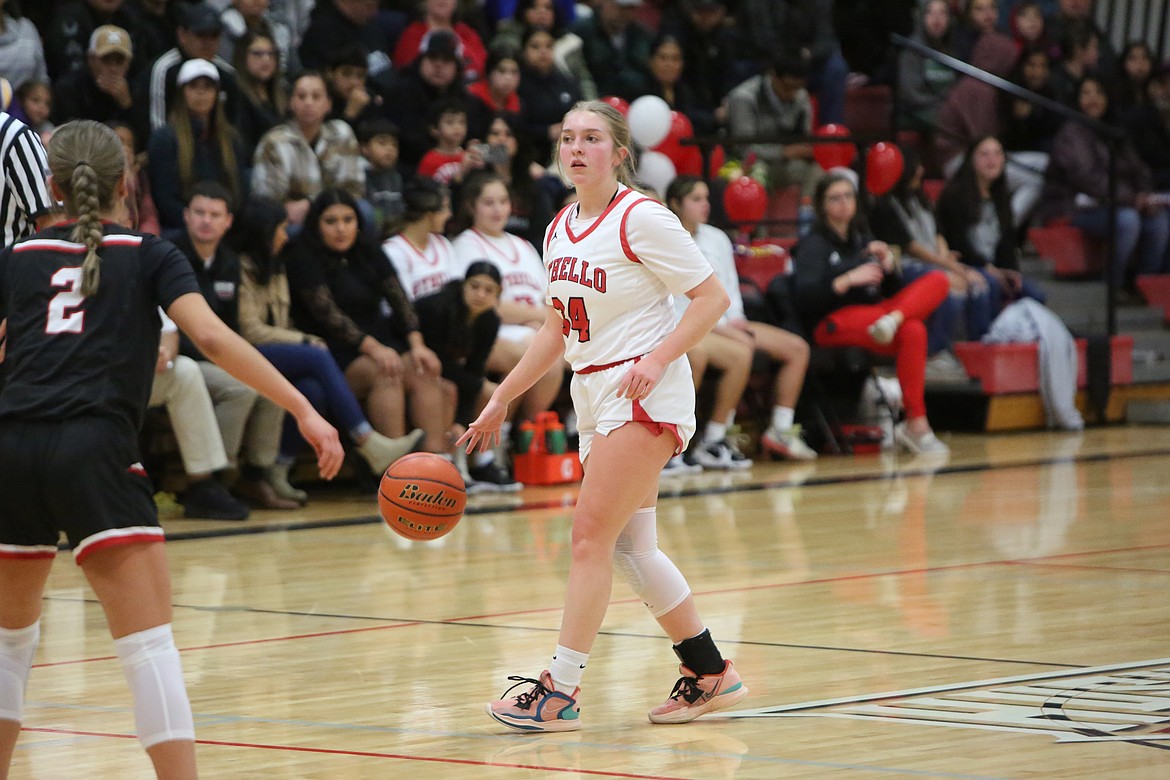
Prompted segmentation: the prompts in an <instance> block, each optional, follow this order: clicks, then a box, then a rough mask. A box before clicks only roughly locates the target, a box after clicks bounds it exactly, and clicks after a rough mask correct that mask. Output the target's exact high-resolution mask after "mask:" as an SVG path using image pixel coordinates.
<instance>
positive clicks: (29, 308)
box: [0, 224, 199, 434]
mask: <svg viewBox="0 0 1170 780" xmlns="http://www.w3.org/2000/svg"><path fill="white" fill-rule="evenodd" d="M72 234H73V225H61V226H55V227H50V228H47V229H45V230H43V231H41V232H40V233H37V234H36V235H35V236H32V237H30V238H27V239H25V240H23V241H18V242H17V243H16V244H14V245H12V246H11V247H8V248H6V249H4V250H3V251H2V252H0V318H2V317H7V318H8V339H7V350H8V356H7V358H6V360H5V365H6V368H7V371H8V377H7V383H6V384H5V385H4V387H3V388H2V389H0V421H2V420H4V419H20V420H61V419H66V418H72V417H80V416H84V415H101V416H105V417H113V418H115V419H117V420H119V422H121V423H124V424H125V425H126V426H129V427H128V429H127V430H128V431H129V432H130V433H132V434H136V432H137V431H138V429H139V428H140V427H141V424H142V417H143V415H144V414H145V412H146V403H147V400H148V399H149V398H150V388H151V385H152V383H153V377H154V366H155V364H156V361H157V359H158V342H159V327H160V321H159V316H158V307H159V306H162V307H163V308H164V309H165V308H167V307H169V306H170V305H171V303H172V302H174V300H175V299H176V298H178V297H179V296H181V295H184V294H186V293H195V294H199V285H198V284H196V282H195V277H194V275H193V274H192V273H191V264H190V263H189V262H188V261H187V258H186V257H184V256H183V254H182V253H181V252H180V251H179V250H178V249H176V248H175V246H174V245H173V244H171V243H170V242H169V241H164V240H162V239H160V238H157V237H154V236H150V235H146V234H144V233H138V232H135V231H132V230H128V229H126V228H123V227H121V226H119V225H109V224H107V225H106V226H105V229H104V234H105V237H104V238H103V239H102V248H101V249H100V250H99V254H100V255H101V282H100V284H99V285H98V291H97V293H96V294H94V295H92V296H90V297H89V298H83V297H82V296H81V264H82V262H83V261H84V260H85V253H86V248H85V246H84V245H82V244H79V243H76V242H74V241H73V240H72Z"/></svg>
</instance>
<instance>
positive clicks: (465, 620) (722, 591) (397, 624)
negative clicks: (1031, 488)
mask: <svg viewBox="0 0 1170 780" xmlns="http://www.w3.org/2000/svg"><path fill="white" fill-rule="evenodd" d="M1168 547H1170V545H1146V546H1140V547H1127V548H1115V549H1110V550H1088V551H1083V552H1070V553H1057V554H1053V555H1048V556H1038V557H1036V558H1018V559H1006V560H999V561H975V562H972V563H957V564H949V565H946V566H935V567H916V568H912V569H895V570H887V571H880V572H869V573H860V574H847V575H839V576H834V577H819V578H815V579H808V580H793V581H788V582H773V583H763V584H760V585H747V586H739V587H735V588H716V589H711V590H704V591H698V592H696V593H695V596H696V597H697V598H704V597H707V596H715V595H727V594H731V593H743V592H748V591H755V590H770V589H774V588H788V587H796V586H802V585H824V584H833V583H839V582H847V581H855V580H863V579H871V578H875V577H897V576H907V575H916V574H934V573H938V572H944V571H956V570H962V569H975V568H983V567H987V566H1000V565H1021V564H1028V563H1033V562H1035V563H1039V564H1041V565H1043V562H1045V561H1048V560H1055V559H1063V558H1070V557H1078V556H1086V555H1109V554H1115V553H1122V552H1136V551H1149V550H1164V549H1167V548H1168ZM1158 573H1161V572H1158ZM46 600H52V601H72V602H82V603H86V604H94V605H96V604H97V602H96V600H95V599H93V598H73V599H60V598H57V597H46ZM637 603H640V601H639V599H637V598H628V599H617V600H614V601H611V602H610V606H611V607H612V606H617V605H628V604H637ZM174 606H175V608H176V609H190V610H195V611H207V612H237V613H249V614H271V615H284V616H299V617H314V618H325V619H337V620H374V621H381V622H386V623H388V624H389V625H379V626H363V627H361V628H339V629H336V630H332V631H317V632H310V633H307V634H292V635H287V636H279V637H265V638H260V639H247V640H240V641H236V642H222V643H216V644H210V645H195V646H191V647H183V648H181V650H182V652H195V651H199V650H217V649H221V648H226V647H243V646H247V645H259V644H268V643H273V642H284V641H293V640H300V639H318V638H322V637H328V636H342V635H345V634H356V633H366V632H371V631H383V630H387V629H396V628H409V627H414V626H420V625H437V626H444V625H450V626H468V627H472V628H494V629H510V630H516V629H520V630H527V631H541V632H552V631H556V630H557V629H555V628H540V627H533V626H508V625H499V624H495V623H481V622H473V621H483V620H488V619H494V618H507V617H517V616H521V615H537V614H541V613H549V612H559V611H561V610H562V609H563V605H560V604H558V605H557V606H550V607H539V608H534V609H522V610H511V611H508V612H496V613H486V614H481V615H466V616H463V617H453V618H445V619H440V620H434V619H404V618H394V617H376V616H370V615H353V614H337V613H321V612H303V611H299V610H271V609H261V608H256V607H238V606H232V607H225V606H205V605H191V604H176V605H174ZM601 633H602V634H604V635H606V636H615V637H638V638H651V635H648V634H634V633H622V632H607V631H602V632H601ZM653 638H660V637H657V636H656V635H655V636H654V637H653ZM722 641H724V642H726V643H728V644H752V645H756V646H764V647H773V646H774V647H789V648H793V649H828V650H836V651H840V652H858V653H871V654H877V655H907V656H912V657H921V658H937V659H940V660H971V661H981V662H992V663H1014V664H1025V665H1037V666H1069V667H1071V668H1076V666H1077V665H1076V664H1059V663H1052V662H1048V661H1034V660H1016V659H1008V658H983V657H978V656H976V657H971V656H958V655H947V654H931V653H906V652H897V651H888V650H867V649H864V648H847V647H831V646H826V647H823V648H822V647H821V646H817V645H799V644H784V643H767V642H750V641H743V640H722ZM114 659H115V656H96V657H89V658H79V659H71V660H66V661H51V662H47V663H42V664H35V665H34V667H35V668H44V667H51V666H66V665H72V664H81V663H90V662H95V661H110V660H114Z"/></svg>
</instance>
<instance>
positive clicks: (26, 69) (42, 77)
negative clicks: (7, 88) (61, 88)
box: [0, 2, 49, 89]
mask: <svg viewBox="0 0 1170 780" xmlns="http://www.w3.org/2000/svg"><path fill="white" fill-rule="evenodd" d="M0 73H2V74H4V78H6V79H8V83H9V84H11V85H12V88H13V89H20V87H21V86H22V85H23V84H24V82H26V81H29V80H30V79H35V80H37V81H42V82H44V81H48V79H49V72H48V69H47V68H46V66H45V51H44V49H43V48H42V46H41V36H40V33H39V32H38V31H37V28H36V26H35V25H34V24H33V23H32V22H31V21H29V20H28V19H25V18H24V17H23V16H22V15H21V13H20V7H19V6H14V5H13V4H12V3H4V2H0Z"/></svg>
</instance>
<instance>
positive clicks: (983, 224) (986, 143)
mask: <svg viewBox="0 0 1170 780" xmlns="http://www.w3.org/2000/svg"><path fill="white" fill-rule="evenodd" d="M1006 167H1007V155H1006V154H1005V153H1004V150H1003V144H1001V143H1000V141H999V139H998V138H996V137H995V136H993V135H988V136H983V137H981V138H977V139H975V140H974V141H973V142H972V143H971V145H970V147H969V148H968V150H967V154H966V156H965V157H964V158H963V162H962V164H961V165H960V166H959V170H958V172H957V173H956V174H955V175H954V177H953V178H952V179H951V180H950V181H949V182H948V183H947V186H946V187H945V188H944V189H943V191H942V194H941V195H940V196H939V200H938V228H939V232H941V233H942V235H943V237H944V238H945V239H946V240H947V244H948V245H949V246H950V248H951V249H953V250H955V251H956V252H958V253H959V259H960V260H961V261H963V262H964V263H966V264H967V265H969V266H971V267H972V268H975V269H976V270H978V271H979V272H980V273H981V274H983V277H984V278H985V279H986V280H987V284H988V287H989V288H990V293H989V294H990V296H991V308H992V317H993V318H994V316H995V314H998V313H999V311H1000V309H1001V308H1003V306H1005V305H1006V304H1008V303H1010V302H1011V301H1014V300H1016V299H1017V298H1032V299H1033V300H1036V301H1039V302H1040V303H1044V300H1045V296H1044V291H1043V290H1041V289H1040V287H1039V286H1038V285H1036V284H1035V283H1034V282H1032V281H1031V280H1030V279H1027V278H1025V277H1024V275H1023V274H1022V273H1020V259H1019V250H1018V246H1019V244H1018V239H1017V236H1016V223H1015V222H1013V220H1012V205H1011V195H1010V194H1009V191H1008V174H1007V171H1006ZM989 324H990V323H989ZM982 336H983V334H982V333H969V334H968V335H967V337H968V338H969V339H978V338H980V337H982Z"/></svg>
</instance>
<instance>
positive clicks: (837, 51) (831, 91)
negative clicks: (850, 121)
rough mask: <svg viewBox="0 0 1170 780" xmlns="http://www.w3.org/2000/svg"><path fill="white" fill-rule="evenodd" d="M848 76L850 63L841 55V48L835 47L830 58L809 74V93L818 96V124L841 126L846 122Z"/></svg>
mask: <svg viewBox="0 0 1170 780" xmlns="http://www.w3.org/2000/svg"><path fill="white" fill-rule="evenodd" d="M848 75H849V63H847V62H846V61H845V57H844V55H842V54H841V47H840V46H834V47H833V52H832V53H831V54H830V55H829V56H828V58H827V59H826V60H825V61H824V62H822V63H821V64H820V65H819V66H817V67H814V68H812V70H811V71H810V72H809V74H808V91H809V94H812V95H816V96H817V122H818V123H820V124H822V125H828V124H837V125H839V124H843V123H844V122H845V78H846V77H847V76H848Z"/></svg>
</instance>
